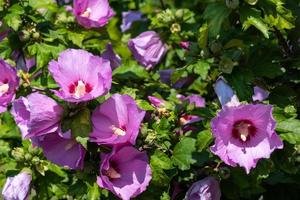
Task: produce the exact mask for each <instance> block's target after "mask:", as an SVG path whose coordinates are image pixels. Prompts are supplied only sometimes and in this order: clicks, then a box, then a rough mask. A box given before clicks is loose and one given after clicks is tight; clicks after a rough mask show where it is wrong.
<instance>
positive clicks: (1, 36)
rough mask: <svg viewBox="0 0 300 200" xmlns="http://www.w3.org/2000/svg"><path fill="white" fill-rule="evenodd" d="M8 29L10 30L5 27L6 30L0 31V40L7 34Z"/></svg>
mask: <svg viewBox="0 0 300 200" xmlns="http://www.w3.org/2000/svg"><path fill="white" fill-rule="evenodd" d="M10 31H11V30H10V29H6V30H4V31H2V32H0V42H1V41H2V40H3V39H4V38H6V37H7V36H8V34H9V33H10Z"/></svg>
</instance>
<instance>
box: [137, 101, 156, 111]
mask: <svg viewBox="0 0 300 200" xmlns="http://www.w3.org/2000/svg"><path fill="white" fill-rule="evenodd" d="M136 103H137V105H138V106H139V107H140V108H141V109H143V110H146V111H150V110H155V109H154V108H153V106H151V105H150V103H149V102H148V101H145V100H142V99H138V100H136Z"/></svg>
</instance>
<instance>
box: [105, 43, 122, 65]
mask: <svg viewBox="0 0 300 200" xmlns="http://www.w3.org/2000/svg"><path fill="white" fill-rule="evenodd" d="M101 57H102V58H104V59H106V60H109V61H110V66H111V68H112V69H116V68H117V67H119V66H120V65H121V62H122V59H121V57H120V56H119V55H118V54H116V53H115V52H114V50H113V48H112V45H111V44H107V45H106V50H105V51H104V52H103V53H102V55H101Z"/></svg>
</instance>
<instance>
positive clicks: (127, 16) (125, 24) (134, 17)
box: [121, 11, 143, 32]
mask: <svg viewBox="0 0 300 200" xmlns="http://www.w3.org/2000/svg"><path fill="white" fill-rule="evenodd" d="M142 16H143V14H142V13H141V12H140V11H128V12H122V24H121V30H122V32H125V31H128V30H129V29H130V28H131V26H132V24H133V22H135V21H141V20H143V18H142Z"/></svg>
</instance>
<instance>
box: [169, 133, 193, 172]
mask: <svg viewBox="0 0 300 200" xmlns="http://www.w3.org/2000/svg"><path fill="white" fill-rule="evenodd" d="M195 145H196V140H195V139H193V138H188V137H186V138H183V139H182V140H181V141H180V142H178V143H177V144H176V146H175V148H174V150H173V156H172V157H171V159H172V162H173V164H174V165H176V166H178V168H179V169H181V170H188V169H190V165H191V164H194V163H195V162H196V160H195V159H193V158H192V153H193V152H194V151H195V150H196V147H195Z"/></svg>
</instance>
